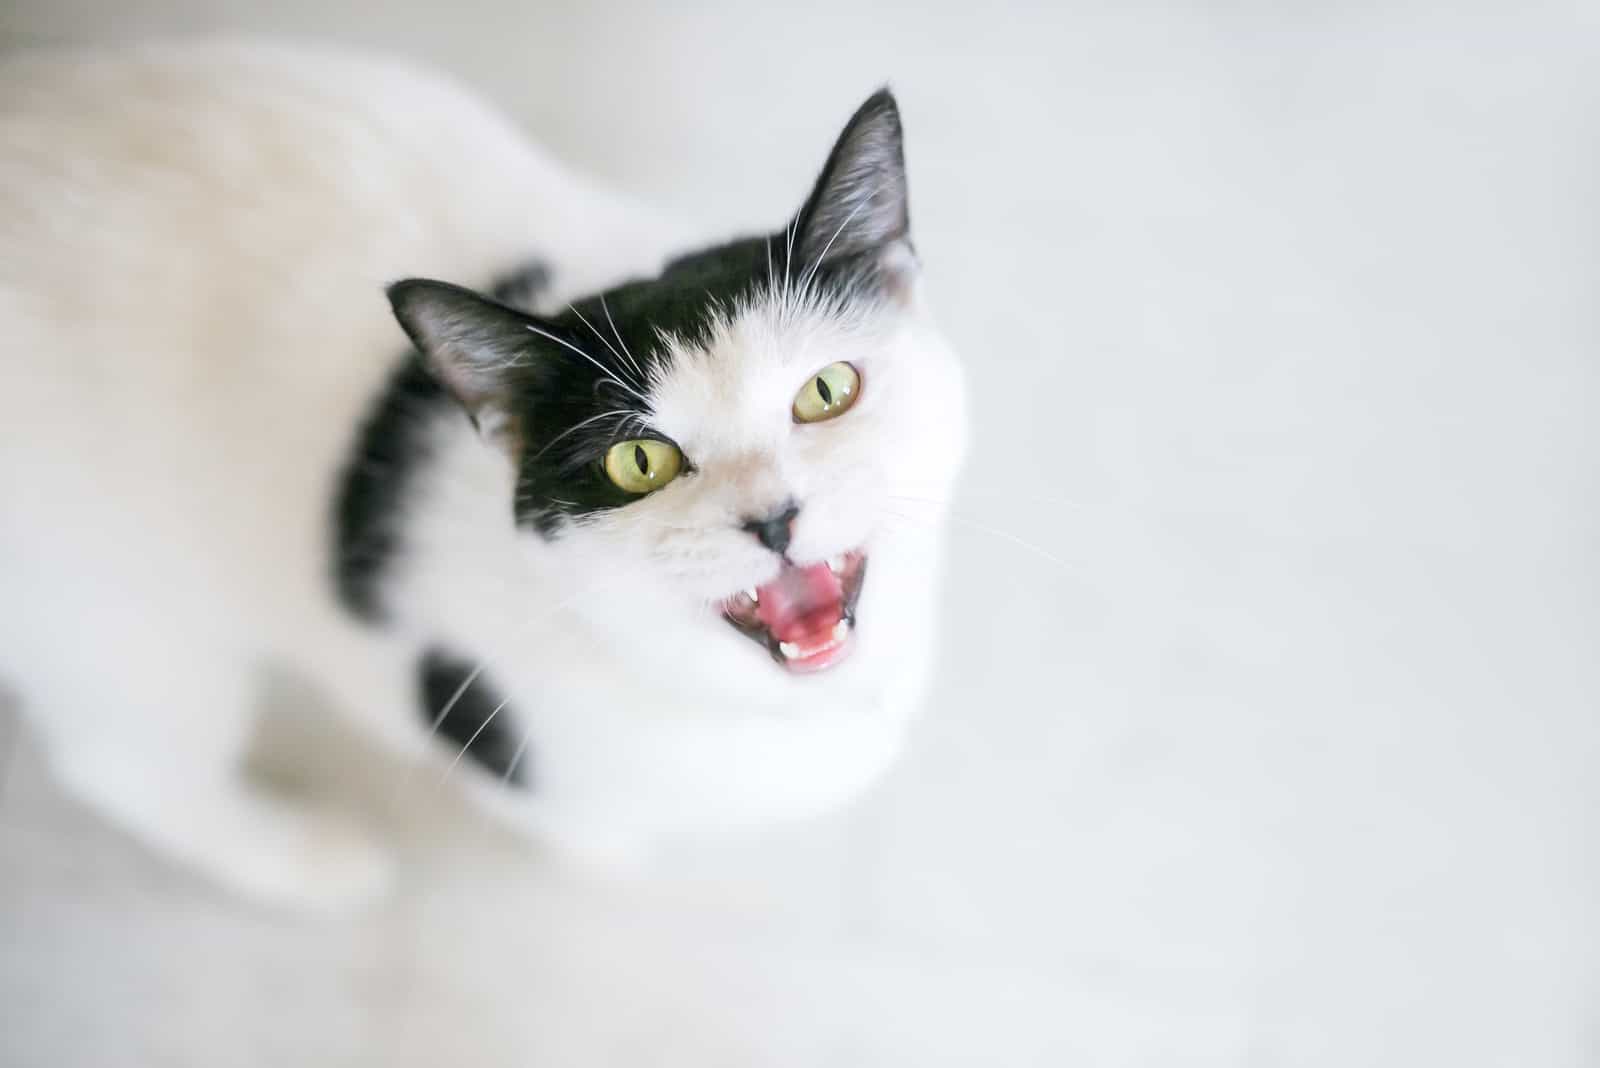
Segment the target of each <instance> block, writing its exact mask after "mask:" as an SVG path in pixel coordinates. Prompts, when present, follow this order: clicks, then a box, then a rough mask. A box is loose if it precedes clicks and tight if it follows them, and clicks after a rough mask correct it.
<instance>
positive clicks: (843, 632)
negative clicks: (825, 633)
mask: <svg viewBox="0 0 1600 1068" xmlns="http://www.w3.org/2000/svg"><path fill="white" fill-rule="evenodd" d="M849 633H850V621H849V620H848V619H841V620H839V622H837V623H835V624H834V625H833V640H834V641H836V642H842V641H844V639H845V637H846V636H847V635H848V634H849Z"/></svg>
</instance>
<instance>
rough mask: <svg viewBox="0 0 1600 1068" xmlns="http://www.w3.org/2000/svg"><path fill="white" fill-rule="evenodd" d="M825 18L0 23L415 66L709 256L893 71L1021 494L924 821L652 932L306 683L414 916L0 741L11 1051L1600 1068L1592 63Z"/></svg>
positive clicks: (1223, 37)
mask: <svg viewBox="0 0 1600 1068" xmlns="http://www.w3.org/2000/svg"><path fill="white" fill-rule="evenodd" d="M807 7H808V9H809V10H810V11H811V14H809V15H806V16H804V17H803V18H802V17H801V16H799V15H793V14H788V15H782V16H779V15H776V14H765V15H763V14H756V13H753V12H752V10H751V9H750V7H749V5H745V4H739V3H734V2H732V0H719V2H713V3H700V4H695V5H693V6H688V5H684V6H683V7H682V9H681V10H676V11H673V10H670V9H668V8H667V7H666V5H663V6H662V8H661V9H660V10H657V9H655V8H645V7H638V8H635V7H634V6H632V5H629V4H626V3H597V4H590V5H581V6H580V5H573V6H572V7H571V8H570V9H566V10H556V9H550V10H546V9H542V8H541V6H540V5H538V4H536V3H530V2H528V0H458V2H454V3H450V4H441V5H434V4H426V3H422V2H421V0H407V2H403V3H392V4H376V3H373V4H367V5H363V6H359V7H340V8H336V7H335V6H334V5H331V4H325V3H320V2H315V0H289V2H286V3H285V2H280V3H276V4H273V5H270V7H269V6H268V5H264V4H263V5H253V4H243V3H239V4H216V5H206V4H200V3H193V2H190V3H182V2H162V0H155V2H151V0H132V2H128V3H122V4H115V5H113V4H109V3H94V2H91V0H65V2H63V0H8V2H7V4H6V8H5V10H4V11H3V12H0V44H3V45H5V46H7V47H12V46H20V45H27V44H36V43H43V42H51V41H58V40H77V39H110V38H119V37H124V36H128V35H131V34H137V33H149V32H153V31H157V30H166V29H194V28H205V27H219V26H230V27H247V28H254V29H270V30H275V31H282V32H288V33H294V34H300V35H308V36H315V37H319V38H330V39H335V40H341V41H347V42H354V43H362V44H369V45H375V46H381V47H384V48H387V49H390V50H398V51H400V52H402V53H405V54H410V55H413V56H416V57H418V58H421V59H425V60H427V61H429V62H431V63H433V64H435V65H440V66H443V67H445V68H447V69H450V70H453V71H454V72H456V73H457V74H459V75H461V76H462V77H464V78H465V79H467V80H468V81H470V82H472V83H474V84H476V85H478V86H479V87H480V88H481V89H482V90H483V91H484V92H485V93H486V94H488V95H489V96H491V97H492V98H494V99H495V100H497V101H498V102H499V103H500V104H501V105H502V106H503V107H504V108H506V109H507V110H509V111H510V112H511V113H513V114H514V115H516V116H517V117H518V118H519V119H520V120H522V121H523V122H524V123H525V124H526V125H527V127H528V128H529V130H530V131H531V132H532V133H533V134H534V135H535V136H538V137H539V138H541V139H542V140H544V141H545V142H547V143H548V144H549V145H551V146H553V147H554V149H555V150H556V151H557V152H558V153H559V154H560V155H562V156H564V157H566V158H567V159H569V160H571V161H573V162H574V163H576V164H578V165H580V166H582V167H584V168H587V169H589V170H591V171H594V172H596V173H598V174H600V175H603V176H605V177H607V178H608V179H610V180H612V181H614V182H616V183H618V184H621V185H623V186H626V187H628V188H630V189H632V190H634V191H636V192H639V193H641V194H644V195H646V196H648V197H650V198H653V199H655V200H656V201H658V202H660V203H661V204H663V205H665V206H667V207H668V208H671V209H673V210H676V211H678V212H679V213H681V214H683V215H684V216H686V217H688V218H690V219H694V220H698V221H700V222H702V223H703V224H704V229H705V232H706V235H707V237H708V238H711V237H721V236H725V235H728V234H730V233H732V232H735V231H738V230H742V229H753V228H758V227H759V228H772V227H775V226H777V225H778V224H780V223H781V222H782V220H783V219H784V217H785V216H786V215H787V214H788V213H789V212H790V211H791V210H792V209H793V207H795V206H796V205H798V203H799V201H800V198H801V197H802V195H803V194H804V192H805V190H806V188H807V187H808V184H809V181H810V178H811V176H812V174H813V173H814V169H815V168H816V167H817V166H819V165H820V163H821V160H822V158H823V155H824V153H825V152H826V150H827V147H828V145H829V143H830V142H831V139H832V137H833V135H834V133H835V132H836V130H837V128H838V126H839V125H840V124H842V122H843V121H844V119H845V118H846V117H847V116H848V114H849V112H850V111H851V109H852V108H853V107H854V105H855V104H856V103H857V102H858V101H859V99H860V98H862V97H863V96H865V94H866V93H867V92H868V91H870V90H871V89H872V88H874V87H875V86H876V85H877V84H879V83H880V82H882V81H884V80H888V81H890V82H891V83H892V84H893V86H894V88H895V89H896V90H897V92H898V94H899V96H900V99H901V103H902V107H903V111H904V116H905V121H906V126H907V136H908V155H909V160H910V169H911V171H910V173H911V182H912V210H913V222H914V227H915V229H916V238H917V242H918V245H919V248H920V250H921V252H922V255H923V257H924V260H925V262H926V264H927V270H928V274H929V279H930V284H931V286H932V289H933V292H934V294H935V297H936V299H937V301H938V304H939V307H940V309H941V314H942V318H943V320H944V321H945V323H946V325H947V328H948V331H949V333H950V334H951V335H952V336H953V338H954V340H955V341H956V343H957V345H958V347H959V348H960V349H961V350H962V351H963V352H964V354H965V356H966V359H967V365H968V368H969V372H970V377H971V386H972V392H973V395H974V409H975V413H976V439H977V446H976V450H975V453H974V455H973V458H972V463H971V466H970V469H969V471H968V472H967V476H966V481H965V483H964V490H963V492H962V495H961V499H960V504H959V511H960V514H961V516H962V517H963V519H962V520H958V522H962V524H963V525H962V526H960V527H958V529H957V532H956V535H955V558H954V560H953V561H952V567H951V580H950V590H949V596H948V598H947V601H946V604H947V608H946V611H947V617H946V619H945V628H944V633H945V641H944V646H943V663H942V667H941V669H940V678H939V683H938V686H937V691H936V694H937V695H936V699H935V701H934V702H933V704H932V706H931V707H930V708H929V709H928V712H927V716H926V718H925V720H924V722H923V723H922V724H921V726H920V728H919V730H918V731H917V733H916V736H915V740H914V744H913V746H912V750H911V752H910V754H909V756H908V758H907V759H906V761H905V763H904V764H903V765H902V766H901V767H900V769H899V770H898V772H897V773H896V775H895V776H894V777H893V778H892V779H891V780H890V781H889V782H888V783H887V784H886V785H885V787H884V788H883V789H882V790H881V791H879V792H878V793H877V794H876V795H875V796H873V797H872V798H871V799H869V800H868V801H866V802H864V803H863V804H862V805H860V806H859V807H858V808H856V809H855V810H853V811H852V812H851V813H848V814H846V815H844V816H841V817H839V818H837V819H833V820H830V821H825V822H823V823H820V824H817V825H813V826H810V827H807V828H803V829H799V830H795V831H789V832H784V833H782V834H779V835H776V836H773V837H770V838H767V839H765V840H763V841H762V842H760V843H756V844H753V845H748V846H742V847H737V848H730V849H717V850H705V851H704V852H697V853H695V854H693V855H683V856H679V857H677V858H675V859H674V860H672V861H671V862H670V863H669V864H667V865H666V866H665V868H664V869H663V870H662V871H661V872H660V873H659V874H658V875H657V876H656V877H655V878H654V879H652V880H650V881H648V882H646V883H644V884H642V885H637V886H631V887H629V886H622V887H595V886H591V885H588V884H584V883H582V882H579V881H577V880H574V879H572V878H570V877H563V876H560V875H557V874H555V873H553V872H552V871H551V870H550V868H549V866H548V865H547V864H545V863H544V862H543V861H541V859H540V858H539V856H538V855H537V854H535V853H533V852H531V851H529V850H528V849H526V848H525V847H523V846H521V845H519V844H518V843H516V842H513V841H510V840H506V839H503V838H501V837H499V836H497V835H496V834H495V833H494V832H492V831H491V830H489V829H487V828H485V827H483V826H482V825H481V824H480V823H479V822H478V821H477V820H475V819H474V818H473V816H472V814H471V813H470V812H466V811H464V810H463V809H462V808H461V807H460V806H459V805H458V804H457V803H456V802H455V801H453V800H452V799H451V798H450V797H449V796H448V794H440V793H438V792H436V791H432V790H431V789H430V788H428V787H427V786H423V787H416V788H413V789H411V790H410V791H407V790H405V789H403V788H402V787H403V785H404V783H405V781H406V777H405V771H406V769H403V768H394V767H388V766H386V765H384V764H382V763H381V762H379V761H375V758H372V757H371V756H369V755H368V754H367V752H366V751H365V750H364V749H363V748H361V746H360V744H359V743H358V742H355V741H351V740H349V739H346V738H342V737H335V738H332V739H329V738H327V737H326V730H327V728H326V727H325V726H324V725H322V724H321V723H320V722H319V717H318V716H316V715H314V714H310V713H306V712H305V711H304V709H303V702H300V701H296V700H294V699H293V695H292V694H290V695H288V696H287V699H284V700H282V701H280V703H281V704H282V705H284V706H285V707H286V708H288V709H291V710H298V714H291V715H290V716H289V717H288V724H287V725H286V726H285V727H283V728H282V729H280V730H279V732H278V733H279V737H278V741H277V742H276V743H274V742H273V741H272V740H271V738H269V741H268V748H269V750H270V749H271V747H272V746H273V745H274V744H276V745H277V746H278V747H279V755H280V757H285V758H286V759H281V760H280V761H279V764H280V765H290V766H299V767H301V768H302V769H303V770H302V772H301V774H302V775H303V776H304V777H305V778H307V779H309V780H311V781H312V782H313V784H320V785H318V786H317V788H318V789H328V788H330V786H329V784H330V782H331V783H332V784H333V786H332V787H331V788H333V789H335V790H338V791H344V792H347V793H349V794H350V795H351V799H352V801H353V803H357V804H365V805H366V806H367V807H369V808H370V809H372V810H373V812H372V814H373V816H374V818H377V819H380V820H382V821H384V822H385V823H386V824H388V825H389V826H390V832H391V833H392V834H394V835H395V836H397V837H398V838H399V839H401V840H402V842H403V843H404V845H405V850H406V869H405V876H404V885H403V886H402V888H401V891H400V894H399V896H398V898H397V899H396V900H395V901H394V902H393V903H392V904H390V905H388V906H386V907H384V908H381V909H379V910H377V911H375V912H374V913H372V914H370V915H367V916H364V917H360V918H356V919H352V920H347V921H343V922H339V923H336V924H318V923H315V922H312V921H307V920H300V919H293V918H280V917H274V916H270V915H264V914H262V913H259V912H254V911H251V910H249V909H247V908H244V907H242V906H239V905H236V904H234V903H232V902H230V901H227V900H225V899H223V898H222V897H220V896H219V895H217V894H215V893H214V892H212V891H211V890H210V889H209V888H208V887H206V886H203V885H200V884H198V883H195V882H193V881H191V880H189V879H188V878H186V877H185V876H182V875H180V874H177V873H175V872H173V871H171V870H170V869H169V868H167V867H166V866H165V865H164V864H163V863H162V862H160V861H158V860H155V859H152V858H150V857H149V856H147V855H146V854H145V853H144V852H143V851H142V850H140V849H139V848H137V847H136V846H134V845H132V844H131V843H129V842H127V841H125V840H124V839H122V838H121V837H120V836H119V835H117V834H116V833H115V832H113V831H111V830H109V829H108V828H106V827H104V826H103V825H102V824H101V823H100V822H99V821H98V820H96V819H95V818H93V817H92V816H90V815H89V814H87V813H85V812H83V811H81V810H80V809H78V808H77V807H75V806H74V805H72V804H70V803H69V802H67V801H65V800H64V799H62V798H60V797H59V796H58V795H57V794H56V792H55V791H54V789H53V788H52V787H51V786H50V785H49V783H48V782H47V781H46V779H45V777H44V773H43V770H42V768H41V767H40V760H39V756H38V753H37V750H36V748H35V747H34V746H33V745H32V744H31V742H30V740H29V738H28V736H27V735H26V733H25V731H23V730H22V728H21V727H20V726H19V725H18V723H17V721H16V718H15V715H14V713H11V714H7V715H4V716H3V717H0V732H3V733H0V760H3V761H4V763H3V765H0V767H3V768H4V769H5V770H3V771H0V776H3V777H0V791H3V792H0V1062H4V1063H5V1064H7V1065H11V1064H17V1065H51V1066H68V1065H80V1064H82V1065H111V1064H115V1065H136V1064H162V1065H164V1064H196V1065H207V1066H221V1065H233V1064H240V1065H272V1066H279V1065H286V1064H304V1065H328V1064H348V1065H365V1064H374V1065H380V1064H381V1065H413V1064H414V1065H419V1066H421V1065H428V1066H439V1065H451V1066H463V1065H509V1064H528V1065H537V1066H540V1068H545V1066H554V1068H560V1066H566V1065H572V1066H588V1065H652V1066H654V1065H685V1066H695V1068H708V1066H720V1065H729V1066H744V1065H763V1066H764V1065H775V1066H797V1068H798V1066H807V1068H810V1066H824V1065H826V1066H854V1065H861V1066H869V1065H870V1066H879V1065H907V1066H918V1068H924V1066H931V1065H943V1064H984V1065H1004V1066H1018V1065H1162V1066H1165V1065H1189V1064H1197V1065H1249V1066H1267V1065H1288V1064H1294V1065H1327V1066H1338V1068H1345V1066H1350V1065H1395V1066H1416V1065H1452V1066H1463V1065H1516V1066H1519V1068H1522V1066H1546V1065H1548V1066H1565V1065H1573V1066H1576V1065H1582V1064H1594V1063H1597V1062H1600V1032H1597V1025H1596V1018H1597V1013H1596V1011H1595V1009H1596V1003H1597V1001H1600V997H1597V995H1600V990H1597V985H1600V984H1597V979H1600V976H1597V971H1596V960H1597V951H1600V939H1597V932H1596V927H1595V916H1596V907H1595V902H1596V901H1597V900H1600V862H1597V859H1596V850H1595V839H1596V824H1597V822H1600V821H1597V819H1596V812H1597V802H1600V786H1597V785H1596V783H1595V781H1594V779H1593V777H1592V775H1591V769H1593V768H1594V767H1595V766H1596V762H1597V758H1600V715H1597V712H1600V668H1597V666H1596V655H1595V654H1596V649H1597V638H1600V627H1597V622H1600V588H1597V581H1596V579H1597V567H1596V563H1597V556H1600V509H1597V506H1596V497H1595V490H1596V486H1597V478H1596V475H1597V471H1596V468H1597V459H1600V452H1597V448H1600V440H1597V434H1596V432H1595V430H1594V428H1593V418H1594V415H1595V413H1596V410H1597V404H1596V402H1597V399H1600V398H1597V389H1596V387H1597V384H1600V346H1597V342H1600V322H1597V317H1596V314H1595V310H1594V303H1593V298H1594V293H1595V290H1596V284H1597V282H1600V262H1597V259H1600V241H1597V235H1600V227H1597V221H1600V210H1597V204H1600V167H1597V163H1600V154H1597V152H1596V135H1597V133H1600V129H1597V118H1596V116H1597V114H1600V110H1597V106H1600V22H1597V21H1596V19H1595V18H1594V17H1593V16H1592V15H1591V16H1589V17H1587V18H1583V17H1575V16H1571V15H1563V14H1558V13H1556V12H1555V11H1554V10H1545V11H1535V10H1533V9H1532V8H1528V7H1526V6H1523V5H1511V4H1506V5H1502V8H1503V13H1502V14H1500V15H1494V16H1490V15H1484V16H1468V15H1464V14H1460V13H1456V14H1449V15H1447V14H1444V13H1442V12H1439V13H1430V12H1425V11H1422V10H1420V9H1406V8H1399V7H1396V6H1394V5H1371V6H1366V7H1363V8H1359V9H1353V10H1343V11H1335V10H1331V9H1329V8H1324V7H1320V6H1319V7H1318V8H1311V7H1306V8H1305V9H1304V10H1298V11H1297V10H1294V9H1293V8H1292V7H1287V6H1285V5H1267V4H1250V3H1243V4H1225V5H1224V4H1219V5H1216V6H1214V7H1213V8H1211V9H1206V8H1203V7H1199V6H1195V7H1191V8H1188V9H1164V10H1163V9H1155V8H1146V9H1139V10H1134V9H1124V10H1123V11H1122V12H1121V13H1117V14H1108V13H1106V12H1105V11H1104V10H1098V9H1086V10H1082V11H1070V10H1061V9H1057V8H1054V7H1052V6H1051V5H1045V4H1039V5H1037V6H1030V7H1017V8H1012V9H1000V8H993V9H990V10H989V11H988V13H987V14H984V15H981V16H980V15H977V14H973V13H971V12H966V11H964V12H963V13H961V14H955V13H950V14H946V13H944V12H943V11H942V10H940V9H939V6H938V5H934V4H924V5H920V6H917V7H913V6H909V5H908V6H907V7H906V8H905V9H904V10H902V11H899V12H891V11H889V10H887V9H883V8H879V7H877V6H872V5H868V4H866V3H860V2H858V3H855V4H851V5H848V6H841V7H839V8H837V9H834V10H825V7H826V5H823V6H818V5H807ZM952 7H953V5H952ZM963 7H964V8H965V7H966V5H963ZM0 150H3V147H0ZM467 165H470V164H469V163H468V164H467ZM996 532H998V533H996ZM1018 541H1025V542H1027V543H1029V544H1031V545H1032V546H1034V547H1035V548H1036V549H1037V550H1039V551H1033V550H1030V549H1027V548H1024V547H1022V546H1021V545H1019V544H1018ZM1046 554H1048V556H1049V557H1052V558H1054V560H1055V562H1052V561H1051V560H1048V559H1046ZM0 595H3V594H0ZM297 724H298V726H297ZM268 756H269V758H270V756H271V753H270V752H269V754H268ZM268 762H269V763H271V761H270V759H269V760H268ZM356 767H359V768H361V769H363V770H362V775H361V776H354V777H353V776H352V774H351V772H352V769H353V768H356ZM352 778H355V779H357V780H361V779H370V780H371V781H370V782H365V783H364V784H363V783H362V782H361V781H355V782H352V781H350V780H352Z"/></svg>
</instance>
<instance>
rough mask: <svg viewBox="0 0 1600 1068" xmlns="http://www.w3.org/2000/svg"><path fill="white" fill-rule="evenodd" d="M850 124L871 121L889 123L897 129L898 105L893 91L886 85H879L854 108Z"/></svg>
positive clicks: (898, 120)
mask: <svg viewBox="0 0 1600 1068" xmlns="http://www.w3.org/2000/svg"><path fill="white" fill-rule="evenodd" d="M850 121H851V124H852V125H854V124H856V123H864V122H873V123H890V124H892V125H893V127H894V128H895V129H896V130H898V129H899V128H900V105H899V104H898V103H897V102H896V101H895V98H894V93H893V92H891V91H890V90H889V87H888V86H887V85H884V86H880V87H879V88H878V90H877V92H875V93H873V94H872V95H871V96H869V97H867V99H866V100H865V101H863V102H862V104H861V106H860V107H859V108H857V109H856V113H855V117H854V118H852V119H851V120H850Z"/></svg>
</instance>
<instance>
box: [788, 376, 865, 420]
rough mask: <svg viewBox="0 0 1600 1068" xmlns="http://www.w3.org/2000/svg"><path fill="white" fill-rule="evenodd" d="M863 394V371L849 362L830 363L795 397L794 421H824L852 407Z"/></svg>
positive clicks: (836, 416)
mask: <svg viewBox="0 0 1600 1068" xmlns="http://www.w3.org/2000/svg"><path fill="white" fill-rule="evenodd" d="M860 395H861V375H860V373H859V372H857V371H856V369H855V368H854V367H852V366H850V365H849V364H847V363H844V362H842V361H841V362H839V363H830V364H829V365H828V366H826V367H824V368H823V369H822V370H820V371H818V372H817V373H816V374H814V375H812V376H811V381H809V382H807V383H806V384H805V385H804V386H802V387H801V388H800V392H799V393H798V394H796V396H795V398H794V421H795V422H797V423H821V422H823V421H825V420H828V419H837V418H838V417H839V416H841V415H843V414H844V413H845V412H847V411H849V410H850V407H851V405H853V404H855V402H856V398H857V397H859V396H860Z"/></svg>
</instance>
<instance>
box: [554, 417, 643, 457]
mask: <svg viewBox="0 0 1600 1068" xmlns="http://www.w3.org/2000/svg"><path fill="white" fill-rule="evenodd" d="M636 414H638V413H636V412H635V411H634V410H633V409H632V408H613V409H611V411H609V412H601V413H600V414H599V415H591V416H590V417H589V418H587V419H585V420H583V422H581V423H574V424H573V425H572V426H569V427H567V429H565V430H563V431H562V432H561V433H559V434H557V435H556V436H555V437H553V438H551V439H550V440H549V441H547V442H545V443H544V448H542V449H540V450H539V451H538V452H536V453H534V454H533V455H532V456H531V457H529V458H528V462H529V463H532V462H533V461H534V460H537V459H538V458H539V457H541V456H543V455H544V454H545V453H547V452H549V451H550V450H551V449H552V448H554V447H555V444H556V442H558V441H560V440H561V439H562V438H564V437H566V436H567V435H568V434H573V433H576V432H577V431H579V430H582V429H583V428H584V427H586V426H588V425H589V424H590V423H598V422H599V421H600V420H602V419H604V418H605V417H606V416H608V415H620V416H630V415H636Z"/></svg>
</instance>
